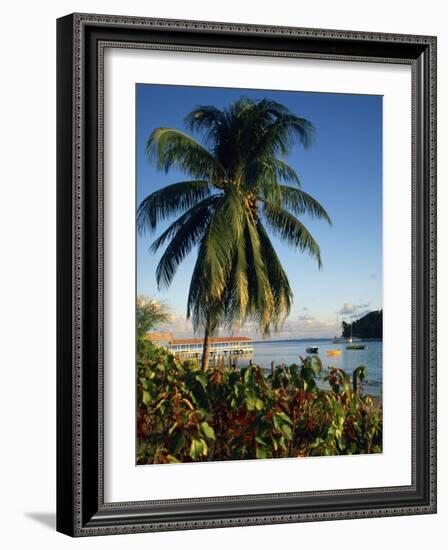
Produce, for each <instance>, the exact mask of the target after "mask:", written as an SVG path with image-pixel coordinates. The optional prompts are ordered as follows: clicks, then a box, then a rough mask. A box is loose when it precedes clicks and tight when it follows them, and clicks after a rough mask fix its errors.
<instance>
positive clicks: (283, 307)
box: [257, 221, 293, 331]
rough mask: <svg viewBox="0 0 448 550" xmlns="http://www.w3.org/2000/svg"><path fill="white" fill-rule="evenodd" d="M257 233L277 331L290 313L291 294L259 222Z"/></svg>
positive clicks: (283, 271)
mask: <svg viewBox="0 0 448 550" xmlns="http://www.w3.org/2000/svg"><path fill="white" fill-rule="evenodd" d="M257 231H258V235H259V239H260V246H261V253H262V255H263V258H264V261H265V264H266V267H267V271H268V277H269V283H270V286H271V289H272V293H273V296H274V311H273V314H272V318H271V322H272V323H273V325H274V329H275V330H276V331H277V330H279V328H280V327H281V325H282V324H283V322H284V320H285V319H286V318H287V317H288V315H289V313H290V311H291V305H292V300H293V293H292V289H291V286H290V284H289V280H288V276H287V275H286V272H285V270H284V269H283V266H282V264H281V261H280V258H279V257H278V255H277V253H276V251H275V249H274V247H273V245H272V243H271V240H270V238H269V235H268V233H267V231H266V229H265V228H264V226H263V224H262V223H261V221H258V223H257Z"/></svg>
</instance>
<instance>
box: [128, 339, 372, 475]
mask: <svg viewBox="0 0 448 550" xmlns="http://www.w3.org/2000/svg"><path fill="white" fill-rule="evenodd" d="M137 359H138V365H137V367H138V373H137V438H138V447H137V462H138V464H153V463H169V462H194V461H209V460H237V459H253V458H281V457H297V456H318V455H340V454H364V453H375V452H381V450H382V413H381V408H379V407H376V406H375V405H374V403H373V401H372V399H371V398H370V397H369V396H366V395H364V392H363V390H362V386H361V382H362V380H363V378H364V377H365V375H366V370H365V367H360V368H359V369H357V370H356V371H355V373H356V375H355V373H354V374H353V381H354V383H355V386H356V388H354V387H353V386H352V384H351V379H350V377H349V376H348V375H347V374H346V373H345V372H344V371H343V370H341V369H336V368H331V369H329V370H328V371H327V372H325V373H323V372H322V364H321V362H320V360H319V358H318V357H316V356H309V357H306V358H305V359H302V360H301V363H300V364H299V365H291V366H290V367H276V369H275V370H274V372H273V373H271V374H270V375H269V376H265V375H264V374H263V371H262V370H261V369H260V368H259V367H258V366H256V365H250V366H248V367H245V368H242V369H234V368H231V367H215V368H210V369H209V370H207V371H205V372H204V371H202V370H201V368H200V367H199V366H198V365H197V364H196V362H194V361H189V360H186V361H180V360H178V359H176V358H175V357H174V356H173V355H171V354H169V353H168V352H167V351H166V350H164V349H162V348H159V347H157V346H154V345H153V344H151V343H150V342H148V341H146V342H145V344H144V346H142V347H140V348H139V349H138V352H137ZM318 380H322V381H325V382H327V384H328V385H329V388H330V389H328V390H324V389H321V388H320V387H319V386H318V384H317V382H318Z"/></svg>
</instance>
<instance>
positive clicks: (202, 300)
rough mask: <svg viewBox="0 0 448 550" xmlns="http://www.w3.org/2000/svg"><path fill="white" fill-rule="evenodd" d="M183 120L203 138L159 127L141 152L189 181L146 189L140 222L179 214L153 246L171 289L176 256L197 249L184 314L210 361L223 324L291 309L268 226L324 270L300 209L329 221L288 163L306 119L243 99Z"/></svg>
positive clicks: (304, 135) (148, 226)
mask: <svg viewBox="0 0 448 550" xmlns="http://www.w3.org/2000/svg"><path fill="white" fill-rule="evenodd" d="M185 122H186V125H187V126H188V128H189V129H190V131H197V132H198V133H199V134H200V135H201V137H202V140H201V142H199V141H197V140H195V139H194V138H193V137H191V136H190V135H187V134H186V133H183V132H181V131H179V130H175V129H171V128H157V129H155V130H154V131H153V132H152V134H151V135H150V137H149V139H148V142H147V146H146V154H147V156H148V158H149V159H150V160H154V161H155V162H156V165H157V167H158V169H160V170H164V171H165V173H167V172H168V171H169V170H170V169H171V168H177V169H179V170H181V171H183V172H184V173H185V174H188V176H189V177H190V178H191V179H190V180H188V181H182V182H179V183H174V184H172V185H168V186H166V187H164V188H162V189H159V190H158V191H155V192H154V193H152V194H150V195H149V196H148V197H146V198H145V199H144V200H143V201H142V202H141V204H140V206H139V209H138V215H137V225H138V229H139V231H140V232H144V231H147V230H149V231H150V232H153V231H155V230H156V228H157V225H158V224H159V223H160V222H161V221H163V220H166V219H169V218H171V217H172V216H174V215H179V217H178V218H177V219H176V220H175V221H174V222H173V223H172V224H171V225H170V226H169V227H168V229H166V230H165V231H164V232H163V233H162V234H161V235H160V236H159V237H158V238H157V239H156V240H155V241H154V242H153V244H152V247H151V248H152V251H153V252H155V251H157V250H159V249H160V248H161V247H163V246H165V245H166V248H165V251H164V253H163V255H162V257H161V259H160V262H159V264H158V266H157V269H156V277H157V283H158V285H159V287H162V286H164V287H169V285H170V284H171V282H172V280H173V277H174V275H175V273H176V270H177V268H178V266H179V264H180V263H181V262H182V261H183V260H184V258H185V257H186V256H187V254H188V253H189V252H191V250H192V249H193V248H194V247H197V251H198V254H197V259H196V264H195V267H194V270H193V274H192V278H191V284H190V290H189V294H188V300H187V317H188V318H191V319H192V321H193V326H194V329H195V330H199V329H202V330H204V333H205V335H204V348H203V355H202V366H203V368H204V369H206V368H207V366H208V356H209V346H210V337H211V336H212V335H213V333H214V332H215V331H216V330H217V328H218V327H219V326H225V327H227V328H231V327H232V325H233V324H234V323H235V322H236V321H237V322H240V323H244V322H246V321H256V322H257V324H258V326H259V327H260V330H261V333H262V334H263V336H267V335H269V333H270V330H271V327H272V328H273V329H274V330H278V329H279V328H280V326H281V325H282V323H283V321H284V320H285V319H286V317H287V316H288V314H289V312H290V309H291V304H292V300H293V295H292V291H291V287H290V284H289V281H288V277H287V275H286V273H285V271H284V269H283V267H282V264H281V262H280V260H279V257H278V256H277V254H276V252H275V249H274V247H273V245H272V243H271V240H270V238H269V234H268V231H271V232H272V233H273V234H275V235H277V236H278V237H280V238H281V239H283V240H284V241H285V242H287V243H289V244H290V245H291V246H293V247H294V248H296V249H298V250H299V251H306V252H308V253H309V254H311V256H313V257H315V258H316V260H317V263H318V265H319V268H320V267H321V256H320V249H319V246H318V244H317V242H316V241H315V240H314V238H313V237H312V235H311V234H310V233H309V232H308V230H307V229H306V227H305V226H304V225H303V224H302V222H301V221H300V220H299V216H301V215H302V214H309V215H311V216H312V217H315V218H323V219H325V220H326V221H327V222H328V223H331V220H330V218H329V216H328V214H327V212H326V211H325V209H324V208H323V207H322V206H321V205H320V204H319V203H318V202H317V201H316V200H315V199H314V198H313V197H311V196H310V195H309V194H307V193H305V192H304V191H303V190H302V189H301V184H300V180H299V177H298V176H297V174H296V172H295V171H294V169H293V168H292V167H291V166H290V165H289V164H288V163H287V162H286V161H285V157H286V156H287V155H288V153H289V152H290V151H291V149H292V147H293V145H294V143H296V142H298V143H300V144H301V145H303V146H304V147H308V146H309V145H310V143H311V139H312V136H313V131H314V128H313V126H312V124H311V123H310V122H309V121H308V120H306V119H304V118H300V117H298V116H296V115H295V114H293V113H292V112H291V111H290V110H288V109H287V108H286V107H285V106H283V105H281V104H279V103H277V102H275V101H271V100H269V99H263V100H259V101H253V100H250V99H248V98H245V97H242V98H240V99H239V100H237V101H235V102H233V103H232V104H231V105H230V106H229V107H228V108H226V109H224V110H220V109H218V108H216V107H214V106H200V107H197V108H196V109H194V110H193V111H192V112H191V113H190V114H189V115H188V116H187V117H186V118H185ZM288 184H290V185H288Z"/></svg>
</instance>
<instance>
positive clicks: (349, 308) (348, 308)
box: [339, 302, 370, 315]
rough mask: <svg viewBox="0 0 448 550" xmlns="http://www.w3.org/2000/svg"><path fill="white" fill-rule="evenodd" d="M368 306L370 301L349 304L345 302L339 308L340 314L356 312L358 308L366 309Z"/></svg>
mask: <svg viewBox="0 0 448 550" xmlns="http://www.w3.org/2000/svg"><path fill="white" fill-rule="evenodd" d="M369 306H370V302H368V303H367V304H351V303H348V302H346V303H345V304H344V305H343V307H342V308H341V309H340V310H339V313H340V314H341V315H353V314H355V313H358V312H359V311H360V310H363V309H366V308H368V307H369Z"/></svg>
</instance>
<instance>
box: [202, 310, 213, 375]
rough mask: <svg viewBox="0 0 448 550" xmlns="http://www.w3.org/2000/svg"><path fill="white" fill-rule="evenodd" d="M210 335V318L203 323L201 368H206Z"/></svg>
mask: <svg viewBox="0 0 448 550" xmlns="http://www.w3.org/2000/svg"><path fill="white" fill-rule="evenodd" d="M210 337H211V330H210V320H207V323H206V325H205V334H204V345H203V348H202V370H207V369H208V360H209V357H210Z"/></svg>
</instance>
